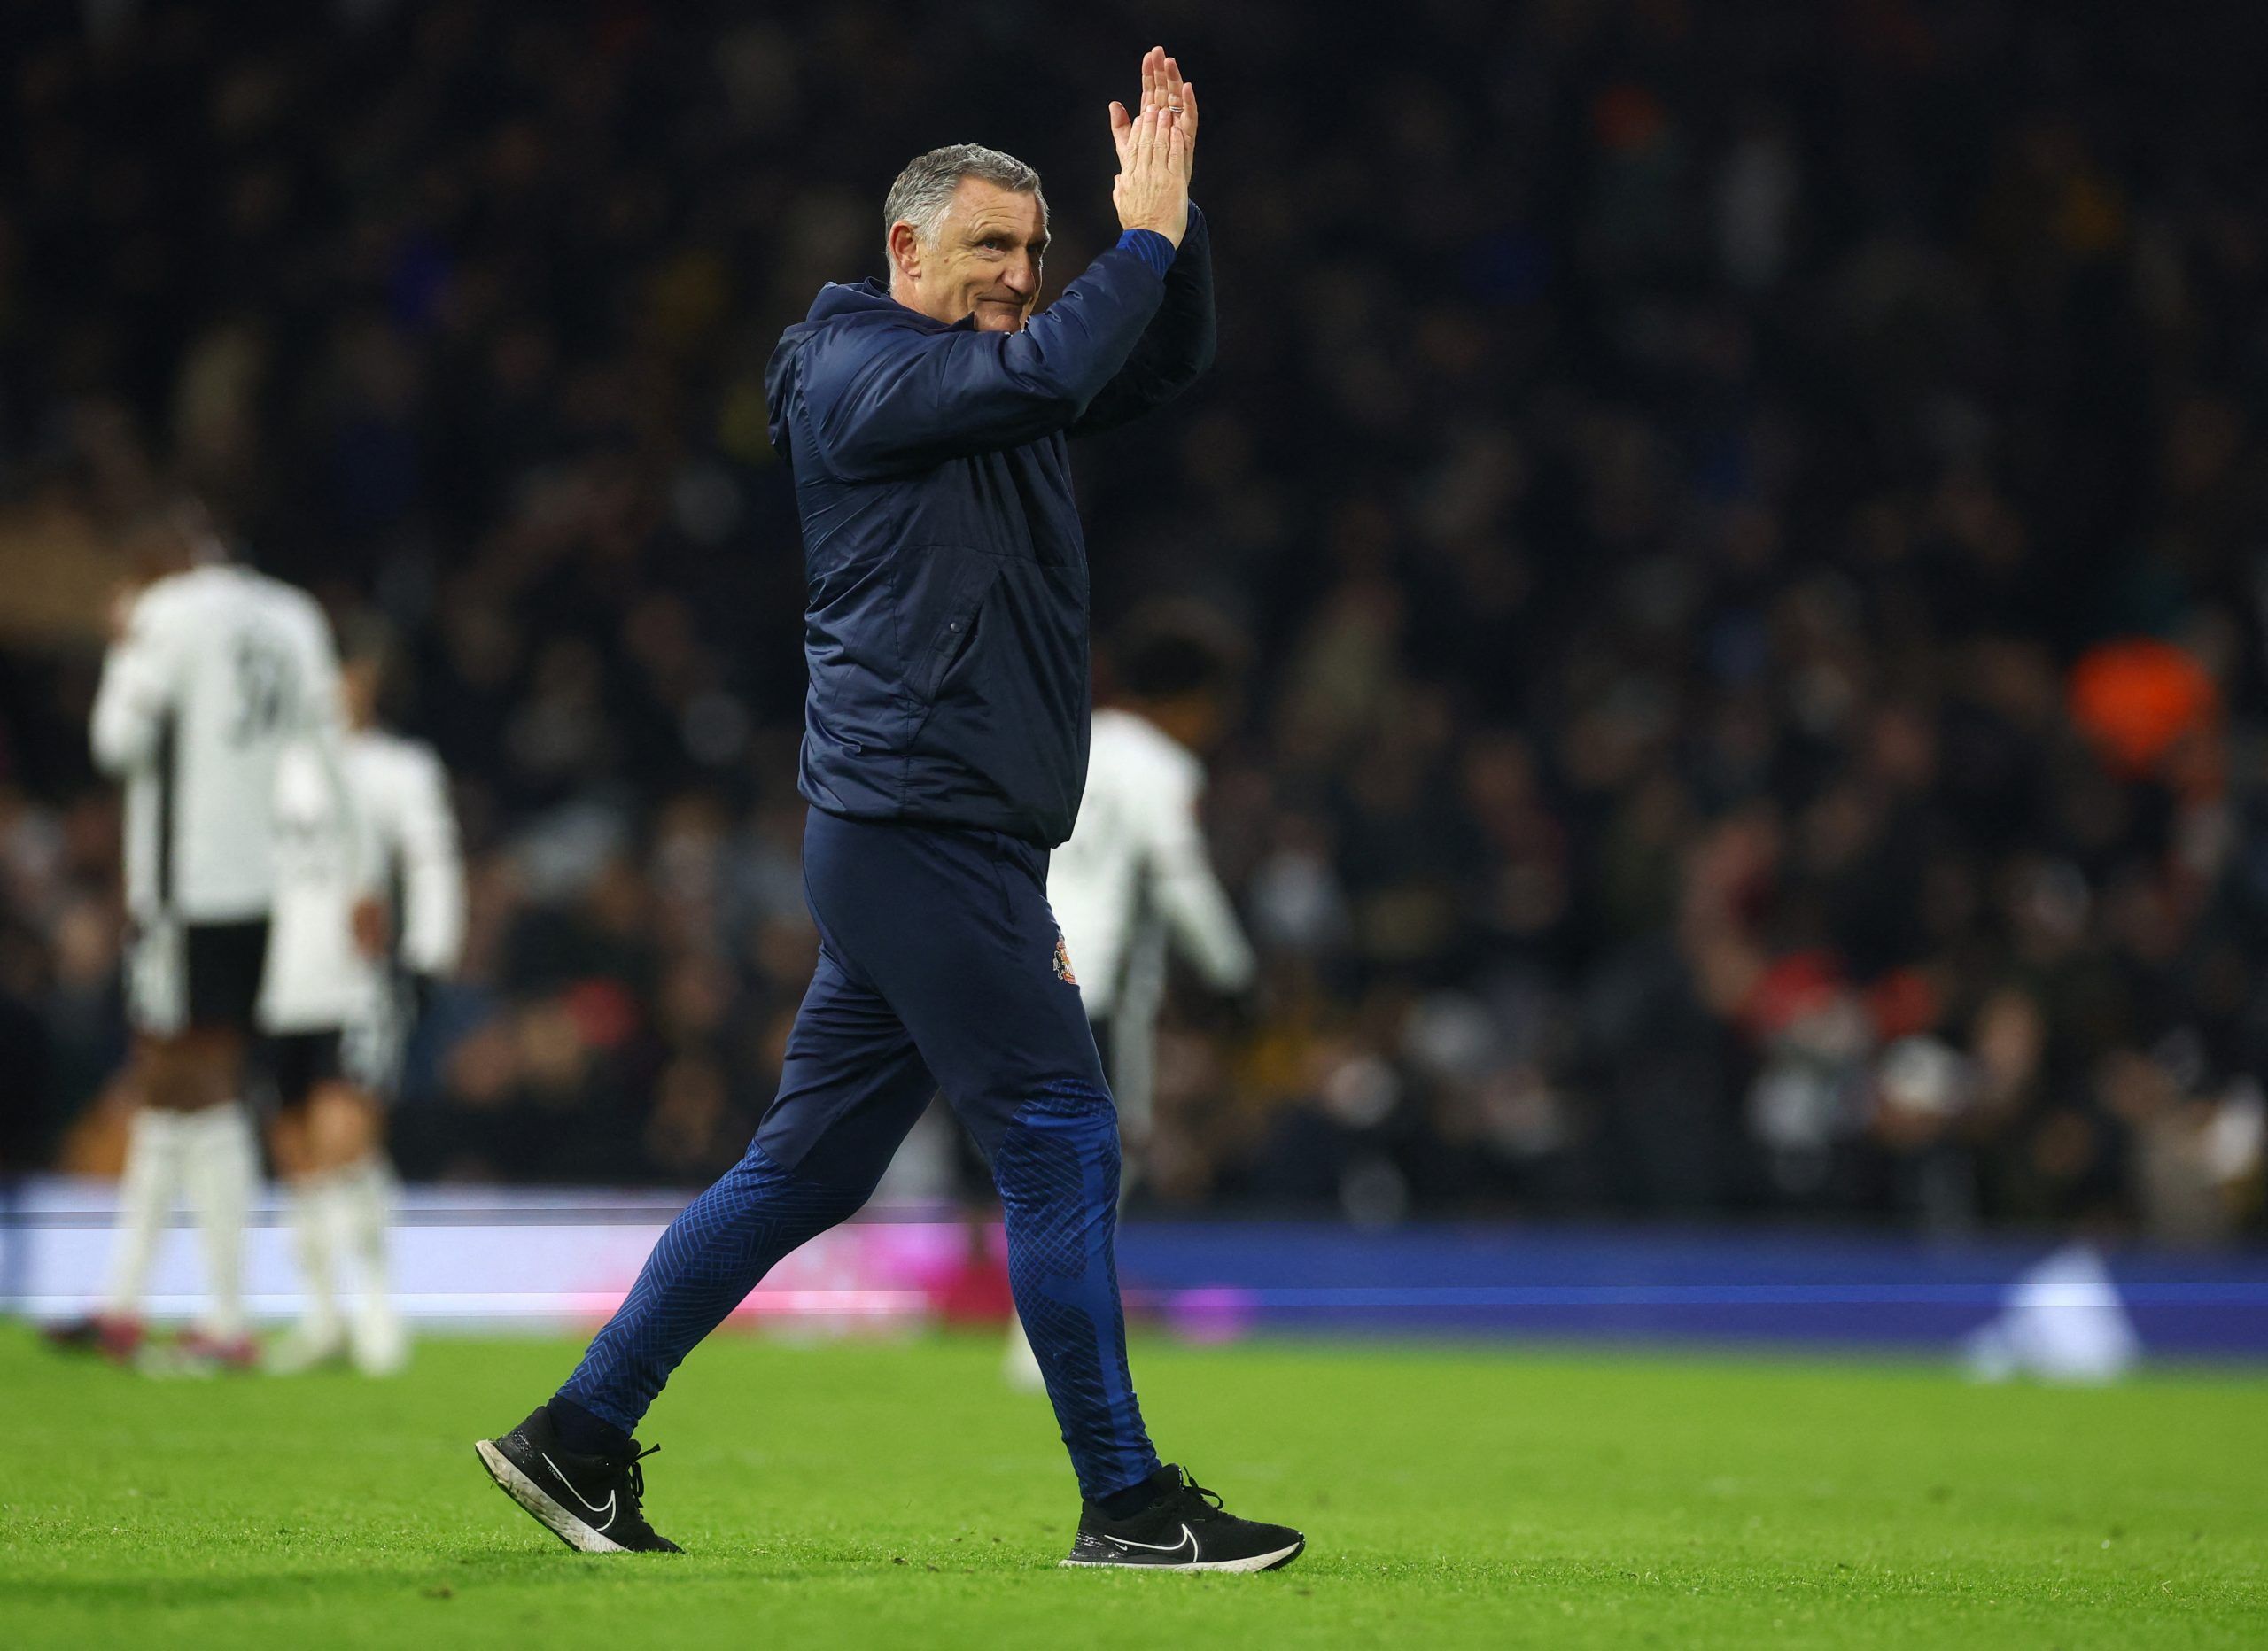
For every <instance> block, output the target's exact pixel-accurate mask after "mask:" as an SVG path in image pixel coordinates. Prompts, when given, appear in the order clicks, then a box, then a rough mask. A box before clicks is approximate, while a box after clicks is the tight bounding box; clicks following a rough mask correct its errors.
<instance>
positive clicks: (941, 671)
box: [906, 555, 1000, 701]
mask: <svg viewBox="0 0 2268 1651" xmlns="http://www.w3.org/2000/svg"><path fill="white" fill-rule="evenodd" d="M999 581H1000V562H999V559H998V557H994V556H987V555H972V556H970V557H969V558H968V565H967V567H965V568H963V569H962V570H960V574H959V577H957V578H956V579H955V580H954V581H953V584H952V591H951V597H950V598H949V599H948V600H947V601H946V602H945V604H944V613H943V615H942V616H941V617H939V618H938V619H937V620H936V623H935V624H933V625H932V626H931V627H930V629H929V631H928V636H927V646H926V647H921V648H920V650H918V652H917V653H916V655H915V656H914V657H913V659H911V660H909V661H908V662H907V668H908V669H907V683H906V686H908V687H910V688H912V689H913V693H914V694H915V695H916V696H917V697H918V698H920V699H921V700H923V701H930V700H934V699H936V696H937V691H938V690H939V689H940V688H941V687H942V686H944V680H945V673H946V672H947V671H949V670H951V669H952V666H953V664H954V663H955V662H956V661H957V660H959V659H961V658H963V657H964V656H965V655H967V653H968V652H969V650H970V648H971V647H973V646H974V645H975V640H976V628H977V626H978V625H979V624H981V623H982V622H983V616H984V603H985V601H986V599H987V598H988V597H990V595H991V593H992V589H993V587H994V586H995V585H998V583H999Z"/></svg>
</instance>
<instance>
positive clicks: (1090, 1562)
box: [1056, 1537, 1308, 1571]
mask: <svg viewBox="0 0 2268 1651" xmlns="http://www.w3.org/2000/svg"><path fill="white" fill-rule="evenodd" d="M1307 1546H1308V1539H1306V1538H1305V1537H1301V1539H1299V1540H1298V1541H1296V1542H1294V1543H1293V1544H1292V1546H1289V1547H1287V1548H1278V1549H1277V1550H1276V1551H1275V1552H1274V1553H1273V1554H1253V1555H1252V1556H1251V1557H1249V1558H1247V1559H1200V1560H1196V1561H1193V1562H1191V1563H1189V1564H1186V1565H1159V1564H1154V1563H1150V1562H1145V1561H1142V1560H1135V1559H1128V1560H1120V1559H1061V1560H1058V1561H1056V1563H1057V1564H1058V1565H1059V1566H1060V1567H1061V1568H1062V1569H1064V1570H1236V1571H1255V1570H1280V1569H1281V1568H1283V1567H1284V1566H1285V1565H1288V1564H1290V1563H1291V1562H1293V1560H1295V1559H1297V1558H1299V1556H1300V1555H1301V1554H1303V1553H1305V1552H1306V1551H1307Z"/></svg>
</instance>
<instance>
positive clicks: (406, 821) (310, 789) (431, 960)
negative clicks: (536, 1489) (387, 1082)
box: [260, 731, 465, 1032]
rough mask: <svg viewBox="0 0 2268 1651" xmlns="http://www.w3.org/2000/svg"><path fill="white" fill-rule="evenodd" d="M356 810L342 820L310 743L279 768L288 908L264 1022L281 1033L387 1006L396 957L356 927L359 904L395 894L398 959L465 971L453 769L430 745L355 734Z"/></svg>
mask: <svg viewBox="0 0 2268 1651" xmlns="http://www.w3.org/2000/svg"><path fill="white" fill-rule="evenodd" d="M346 779H347V785H348V789H349V791H350V792H351V794H352V797H353V812H352V814H351V815H348V816H346V817H342V815H341V811H340V810H339V807H338V802H337V801H336V800H335V799H334V798H333V797H332V795H331V794H330V789H329V787H327V786H325V784H324V783H323V775H322V763H321V761H320V759H319V758H318V756H316V754H315V751H314V749H313V748H311V747H310V746H309V745H308V744H307V743H304V742H303V743H300V744H299V745H295V746H293V747H292V748H291V750H289V751H287V752H286V753H285V754H284V756H283V762H282V763H279V764H278V765H277V768H276V789H275V800H276V802H275V806H276V909H275V913H274V916H273V918H272V919H271V921H270V926H269V929H268V976H267V980H266V982H265V985H264V987H263V988H262V990H261V994H260V1025H261V1027H262V1029H264V1030H266V1031H269V1032H316V1031H330V1030H332V1029H334V1028H338V1027H353V1026H357V1025H360V1024H362V1023H365V1022H367V1021H369V1020H371V1019H374V1018H375V1017H377V1016H378V1015H380V1014H381V1013H382V1012H384V1007H385V1002H386V995H387V990H388V983H387V978H386V966H385V964H384V962H383V961H382V960H379V959H375V958H371V957H365V956H363V955H362V952H361V949H360V948H359V947H358V946H357V945H356V944H355V942H354V937H353V911H354V903H355V902H356V901H357V900H359V899H361V897H362V896H363V895H378V896H380V897H381V898H388V897H391V898H392V902H393V905H394V911H393V918H394V924H395V937H394V956H395V957H397V958H398V959H399V960H400V963H401V965H403V966H404V967H406V968H408V969H411V970H414V971H416V973H420V974H431V975H444V974H448V973H452V972H454V969H455V968H456V964H457V957H458V954H459V953H460V952H461V951H462V949H463V945H464V916H465V911H464V864H463V861H462V857H461V856H460V855H459V852H458V848H457V822H456V815H455V812H454V810H453V809H451V807H450V806H449V782H448V776H447V773H446V772H445V771H443V769H442V767H441V762H440V759H439V757H438V756H435V755H434V754H433V751H432V748H431V747H430V746H426V745H423V744H420V743H418V742H417V741H416V740H403V739H400V738H397V737H396V736H394V735H392V734H388V733H380V732H375V731H372V732H361V733H355V734H352V735H349V736H348V738H347V741H346Z"/></svg>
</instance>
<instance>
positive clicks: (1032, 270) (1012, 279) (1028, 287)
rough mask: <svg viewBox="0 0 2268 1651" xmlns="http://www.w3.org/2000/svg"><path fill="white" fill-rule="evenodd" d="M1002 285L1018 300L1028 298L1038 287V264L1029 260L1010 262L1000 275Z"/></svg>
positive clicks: (1021, 259) (1022, 259)
mask: <svg viewBox="0 0 2268 1651" xmlns="http://www.w3.org/2000/svg"><path fill="white" fill-rule="evenodd" d="M1002 284H1004V285H1005V286H1006V288H1007V289H1008V291H1011V292H1013V293H1014V294H1015V295H1016V296H1017V297H1018V298H1023V297H1026V296H1028V295H1029V294H1030V293H1031V292H1033V291H1036V290H1037V288H1038V286H1039V265H1038V263H1037V261H1036V260H1032V259H1029V258H1019V259H1015V260H1011V261H1010V263H1009V265H1008V267H1007V268H1006V270H1005V271H1004V272H1003V273H1002Z"/></svg>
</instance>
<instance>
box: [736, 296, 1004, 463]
mask: <svg viewBox="0 0 2268 1651" xmlns="http://www.w3.org/2000/svg"><path fill="white" fill-rule="evenodd" d="M961 324H962V325H967V324H969V323H967V322H963V323H961ZM872 325H889V326H908V325H911V326H914V327H918V328H920V329H923V330H924V331H931V332H944V331H948V330H950V329H948V328H947V327H946V326H945V325H944V323H943V322H935V321H931V320H930V319H929V318H928V316H927V315H924V314H921V313H920V311H918V310H910V309H908V308H906V307H905V305H903V304H901V303H899V302H898V301H897V299H896V298H892V297H890V295H889V286H888V285H887V284H885V283H884V282H883V281H882V277H881V276H879V275H870V276H868V277H867V278H866V280H864V281H854V282H841V281H830V282H828V283H827V284H826V285H825V286H823V287H821V288H820V289H819V296H818V297H817V298H813V299H812V307H811V313H810V314H807V315H805V316H804V318H803V320H801V321H799V322H796V324H795V325H794V326H792V327H790V328H788V330H787V331H785V332H783V333H781V335H780V343H779V345H778V347H777V348H775V349H774V350H773V352H772V360H771V362H770V364H769V365H767V366H766V367H765V369H764V407H765V429H766V430H768V431H769V433H770V434H771V437H772V446H773V451H774V452H776V453H779V454H780V456H781V458H786V457H787V456H788V422H787V420H788V398H789V397H790V396H791V395H792V394H793V393H794V391H795V387H796V372H797V371H798V364H799V363H800V361H801V360H802V358H803V353H804V346H805V345H808V344H810V343H811V341H812V339H813V338H815V337H818V336H819V334H820V333H821V332H823V331H825V330H826V329H828V328H830V327H839V326H850V327H857V326H872Z"/></svg>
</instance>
